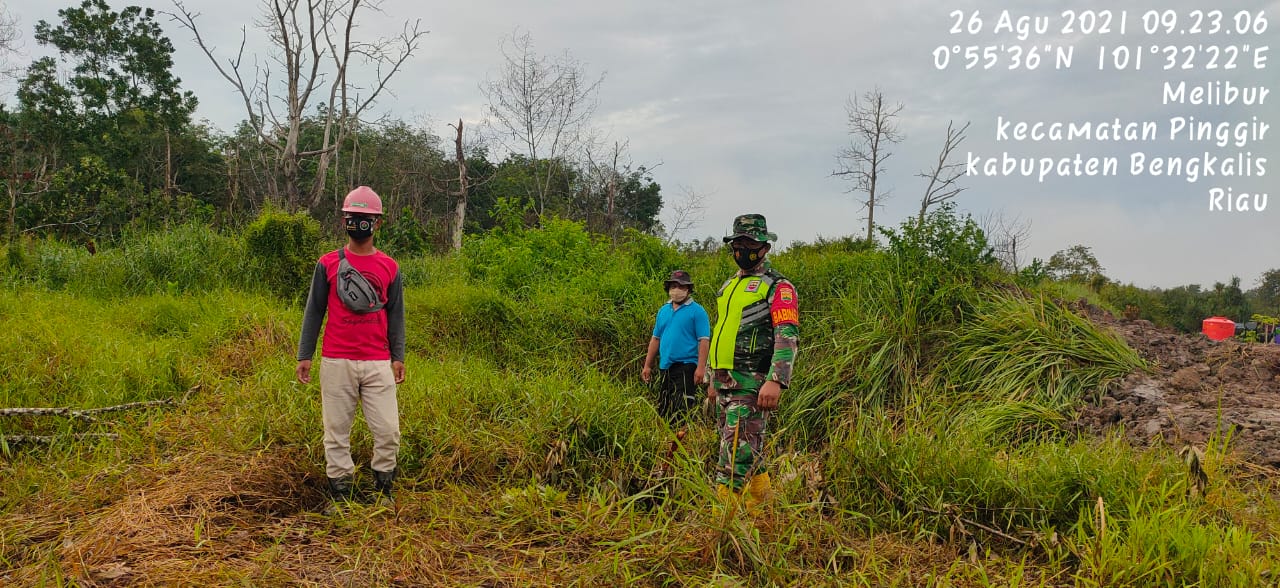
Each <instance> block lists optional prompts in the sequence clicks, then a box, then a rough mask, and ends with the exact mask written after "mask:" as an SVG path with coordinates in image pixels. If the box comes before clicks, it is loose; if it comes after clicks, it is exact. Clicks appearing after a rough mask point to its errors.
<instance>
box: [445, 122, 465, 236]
mask: <svg viewBox="0 0 1280 588" xmlns="http://www.w3.org/2000/svg"><path fill="white" fill-rule="evenodd" d="M449 126H451V127H453V128H454V129H455V130H457V131H458V134H457V138H455V139H454V141H453V144H454V147H455V148H456V149H457V162H458V191H457V192H455V193H454V195H455V196H456V198H457V200H456V203H455V205H454V213H453V250H454V251H460V250H461V249H462V230H463V228H464V223H465V222H466V220H467V192H468V186H467V158H466V156H465V155H463V152H462V119H458V126H456V127H454V126H453V125H449Z"/></svg>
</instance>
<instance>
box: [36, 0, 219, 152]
mask: <svg viewBox="0 0 1280 588" xmlns="http://www.w3.org/2000/svg"><path fill="white" fill-rule="evenodd" d="M58 16H59V17H61V18H62V22H61V23H60V24H58V25H57V26H54V25H51V24H49V23H48V22H46V21H40V22H38V23H36V34H35V39H36V41H37V42H38V43H40V44H41V45H52V46H54V47H55V48H56V49H57V50H58V51H59V52H60V53H61V54H62V56H63V57H64V58H65V59H69V60H71V61H73V62H74V63H75V66H74V68H73V69H72V73H71V75H70V77H69V78H68V82H69V84H70V88H69V89H68V90H67V91H62V92H56V93H55V94H56V96H58V97H57V98H54V100H55V101H54V102H53V103H54V104H58V105H59V106H58V107H55V108H54V111H57V110H60V108H61V107H62V105H65V103H66V102H68V101H69V100H68V99H69V97H71V96H74V100H75V103H76V106H77V108H76V109H75V112H74V114H77V115H81V116H84V117H85V118H84V119H83V120H84V123H85V127H84V129H85V130H86V131H88V132H90V133H91V136H97V134H98V132H101V131H103V130H105V127H104V126H103V125H104V124H106V123H109V122H110V119H112V118H113V117H115V116H117V115H118V114H121V113H128V112H130V111H131V110H133V109H137V110H136V111H135V112H139V113H143V115H144V116H145V115H149V114H154V115H155V116H157V117H158V118H159V120H160V121H161V122H162V124H163V126H165V127H166V128H169V129H171V130H176V129H178V128H180V127H181V125H183V124H185V123H186V122H187V120H188V119H189V118H190V115H191V113H192V112H193V111H194V110H195V107H196V98H195V95H194V94H192V93H191V92H190V91H187V92H183V91H182V90H180V89H179V84H180V83H181V80H179V79H178V78H176V77H174V76H173V73H172V69H173V51H174V49H173V44H172V43H171V42H170V41H169V39H168V38H166V37H165V36H164V33H163V31H162V29H161V27H160V24H159V23H157V22H156V21H155V11H154V10H152V9H150V8H147V9H143V8H140V7H138V6H130V7H127V8H125V9H124V10H121V11H120V12H114V11H112V10H111V8H110V7H109V6H107V4H106V2H103V1H102V0H85V1H84V2H83V3H82V4H81V5H80V7H78V8H63V9H61V10H59V11H58ZM42 67H44V66H42ZM45 83H49V84H58V83H59V82H58V81H56V80H54V81H52V82H45ZM23 85H24V87H25V86H27V85H28V84H26V83H25V82H24V84H23ZM23 96H25V97H26V99H27V100H29V101H31V104H32V105H34V104H42V103H43V102H41V100H42V99H43V98H44V97H43V96H42V95H41V94H39V93H33V92H27V93H25V94H23ZM37 109H39V108H37ZM65 114H72V113H65Z"/></svg>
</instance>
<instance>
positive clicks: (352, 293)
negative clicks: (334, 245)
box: [338, 247, 383, 314]
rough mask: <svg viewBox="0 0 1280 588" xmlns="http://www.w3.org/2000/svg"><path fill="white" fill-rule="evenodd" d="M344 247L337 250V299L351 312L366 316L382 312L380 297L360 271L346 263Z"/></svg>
mask: <svg viewBox="0 0 1280 588" xmlns="http://www.w3.org/2000/svg"><path fill="white" fill-rule="evenodd" d="M344 249H346V248H345V247H344V248H342V249H339V250H338V298H339V299H341V300H342V304H344V305H346V307H347V308H348V309H350V310H351V312H355V313H359V314H367V313H370V312H377V311H379V310H382V306H383V303H382V297H380V296H378V290H377V289H376V288H374V287H373V284H370V283H369V280H368V279H366V278H365V277H364V276H363V275H361V274H360V271H359V270H357V269H356V268H354V267H352V266H351V262H349V261H347V254H346V251H344Z"/></svg>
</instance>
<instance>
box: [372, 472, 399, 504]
mask: <svg viewBox="0 0 1280 588" xmlns="http://www.w3.org/2000/svg"><path fill="white" fill-rule="evenodd" d="M395 479H396V471H395V470H391V471H389V472H379V471H377V470H374V471H373V489H374V490H376V491H377V492H378V497H377V499H376V504H377V505H378V506H386V507H390V506H394V505H395V500H396V499H395V497H394V496H392V494H391V487H392V485H393V483H394V482H395Z"/></svg>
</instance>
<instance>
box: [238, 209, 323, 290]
mask: <svg viewBox="0 0 1280 588" xmlns="http://www.w3.org/2000/svg"><path fill="white" fill-rule="evenodd" d="M244 242H245V249H246V251H247V253H248V254H249V260H250V262H251V267H252V269H253V270H254V271H253V273H254V275H256V277H257V279H258V280H259V282H260V283H261V284H262V285H263V286H264V287H266V288H267V290H269V291H270V292H272V293H274V294H276V295H277V296H281V297H284V298H288V299H297V298H301V297H303V296H306V292H307V289H308V286H309V285H310V280H311V275H312V273H313V271H314V270H315V267H316V259H317V257H318V256H319V254H320V249H321V236H320V224H319V223H317V222H316V220H315V219H313V218H311V216H310V215H308V214H307V213H306V212H304V211H299V212H295V213H293V214H289V213H286V212H283V211H280V210H277V209H274V208H271V207H266V208H264V209H263V210H262V212H261V213H259V214H258V218H256V219H254V221H253V222H252V223H250V224H249V226H247V227H245V230H244Z"/></svg>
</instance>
